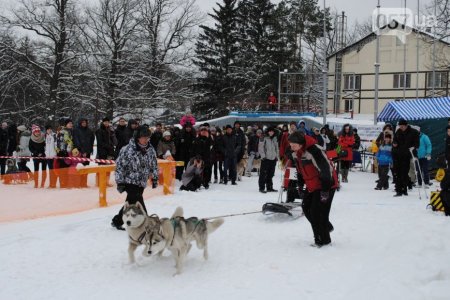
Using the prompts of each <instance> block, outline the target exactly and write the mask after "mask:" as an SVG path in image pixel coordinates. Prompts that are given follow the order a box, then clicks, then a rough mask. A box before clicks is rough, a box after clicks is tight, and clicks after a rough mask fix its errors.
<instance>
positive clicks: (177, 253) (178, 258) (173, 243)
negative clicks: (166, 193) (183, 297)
mask: <svg viewBox="0 0 450 300" xmlns="http://www.w3.org/2000/svg"><path fill="white" fill-rule="evenodd" d="M149 219H150V220H151V221H150V224H151V225H150V227H151V228H152V230H151V232H150V234H149V239H148V243H149V245H148V254H149V255H154V254H159V255H161V253H162V251H163V250H164V249H168V250H170V252H171V253H172V255H173V257H174V258H175V267H176V270H177V271H176V273H175V274H174V275H177V274H180V273H181V272H182V270H183V263H184V258H185V257H186V255H187V254H188V253H189V250H190V249H191V246H192V245H191V242H193V241H195V242H196V244H197V247H198V248H199V249H202V250H203V257H204V258H205V260H206V259H208V235H209V234H210V233H212V232H214V231H215V230H216V229H217V228H219V227H220V226H221V225H222V224H223V222H224V220H223V219H222V218H220V219H216V220H214V221H212V222H209V221H208V220H204V219H198V218H196V217H192V218H189V219H184V217H183V210H182V208H181V207H178V208H177V210H176V211H175V213H174V215H173V216H172V218H171V219H166V218H163V219H158V218H157V217H156V216H150V217H149Z"/></svg>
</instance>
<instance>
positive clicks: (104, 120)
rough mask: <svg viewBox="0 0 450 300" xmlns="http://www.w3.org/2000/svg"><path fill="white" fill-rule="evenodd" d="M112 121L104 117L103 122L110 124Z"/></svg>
mask: <svg viewBox="0 0 450 300" xmlns="http://www.w3.org/2000/svg"><path fill="white" fill-rule="evenodd" d="M110 121H111V120H110V119H109V118H108V117H104V118H103V120H102V122H110Z"/></svg>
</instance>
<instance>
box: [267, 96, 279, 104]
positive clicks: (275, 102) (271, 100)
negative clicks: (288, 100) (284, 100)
mask: <svg viewBox="0 0 450 300" xmlns="http://www.w3.org/2000/svg"><path fill="white" fill-rule="evenodd" d="M268 100H269V104H277V97H275V96H269V98H268Z"/></svg>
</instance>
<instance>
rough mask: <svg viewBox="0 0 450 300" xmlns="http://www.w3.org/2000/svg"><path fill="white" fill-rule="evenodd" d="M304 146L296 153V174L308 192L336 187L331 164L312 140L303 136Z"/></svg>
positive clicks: (336, 182)
mask: <svg viewBox="0 0 450 300" xmlns="http://www.w3.org/2000/svg"><path fill="white" fill-rule="evenodd" d="M305 139H306V144H305V145H304V146H303V147H302V148H301V149H300V150H298V151H297V173H298V174H299V175H301V177H302V179H303V181H304V183H305V185H306V189H307V190H308V192H310V193H312V192H314V191H318V190H321V191H329V190H331V189H336V188H337V187H338V178H337V174H336V170H335V169H334V166H333V164H332V162H331V161H330V160H329V159H328V158H327V156H326V154H325V152H324V151H323V149H321V148H320V147H319V146H318V145H317V142H316V140H315V139H314V138H312V137H310V136H305Z"/></svg>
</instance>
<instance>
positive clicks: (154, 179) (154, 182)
mask: <svg viewBox="0 0 450 300" xmlns="http://www.w3.org/2000/svg"><path fill="white" fill-rule="evenodd" d="M157 187H158V177H156V178H153V179H152V189H156V188H157Z"/></svg>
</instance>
